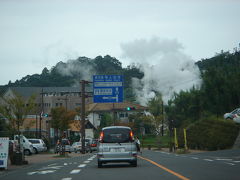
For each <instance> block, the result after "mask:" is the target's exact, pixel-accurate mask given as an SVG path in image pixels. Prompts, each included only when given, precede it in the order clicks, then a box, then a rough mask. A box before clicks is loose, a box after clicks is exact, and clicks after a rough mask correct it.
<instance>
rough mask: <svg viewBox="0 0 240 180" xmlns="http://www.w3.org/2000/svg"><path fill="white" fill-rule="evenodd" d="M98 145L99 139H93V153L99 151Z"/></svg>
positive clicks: (91, 145)
mask: <svg viewBox="0 0 240 180" xmlns="http://www.w3.org/2000/svg"><path fill="white" fill-rule="evenodd" d="M97 144H98V140H97V139H93V140H92V141H91V144H90V147H91V150H92V151H97Z"/></svg>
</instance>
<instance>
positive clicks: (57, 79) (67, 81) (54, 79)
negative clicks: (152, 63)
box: [0, 55, 143, 100]
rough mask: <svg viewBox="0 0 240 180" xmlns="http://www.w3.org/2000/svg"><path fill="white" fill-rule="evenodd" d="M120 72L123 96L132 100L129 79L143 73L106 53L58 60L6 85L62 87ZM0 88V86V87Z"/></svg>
mask: <svg viewBox="0 0 240 180" xmlns="http://www.w3.org/2000/svg"><path fill="white" fill-rule="evenodd" d="M101 74H107V75H110V74H120V75H124V87H125V88H124V90H125V93H124V94H125V98H127V99H129V100H131V99H132V100H133V98H134V97H133V93H132V89H131V79H132V78H133V77H135V78H139V79H141V78H142V77H143V73H142V72H140V70H139V68H138V67H137V66H135V65H130V66H128V67H126V68H123V67H122V63H121V62H120V61H119V60H117V59H116V58H114V57H111V56H109V55H106V56H104V57H102V56H97V57H96V58H95V59H90V58H87V57H79V58H78V59H76V60H69V61H67V62H58V63H57V64H56V65H55V66H53V67H52V68H51V69H50V70H48V69H47V68H44V69H43V70H42V73H41V74H33V75H27V76H25V77H23V78H22V79H20V80H16V81H15V82H11V81H10V82H9V83H8V84H7V85H5V86H2V88H6V87H63V86H79V82H80V80H89V81H92V76H93V75H101ZM0 89H1V87H0Z"/></svg>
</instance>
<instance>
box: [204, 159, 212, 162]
mask: <svg viewBox="0 0 240 180" xmlns="http://www.w3.org/2000/svg"><path fill="white" fill-rule="evenodd" d="M203 160H204V161H210V162H212V161H213V160H212V159H203Z"/></svg>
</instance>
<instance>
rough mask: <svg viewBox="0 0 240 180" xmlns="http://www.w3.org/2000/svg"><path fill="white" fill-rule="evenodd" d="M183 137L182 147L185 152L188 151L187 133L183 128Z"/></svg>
mask: <svg viewBox="0 0 240 180" xmlns="http://www.w3.org/2000/svg"><path fill="white" fill-rule="evenodd" d="M183 135H184V147H185V150H187V149H188V147H187V131H186V129H185V128H184V129H183Z"/></svg>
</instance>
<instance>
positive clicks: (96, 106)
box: [87, 102, 147, 112]
mask: <svg viewBox="0 0 240 180" xmlns="http://www.w3.org/2000/svg"><path fill="white" fill-rule="evenodd" d="M127 107H134V108H135V111H144V110H147V107H145V106H141V105H139V104H134V103H131V102H123V103H92V104H88V107H87V109H88V111H89V112H99V111H113V110H115V111H126V108H127Z"/></svg>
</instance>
